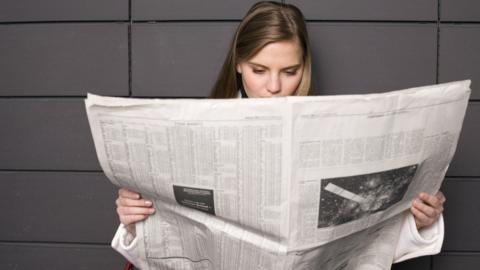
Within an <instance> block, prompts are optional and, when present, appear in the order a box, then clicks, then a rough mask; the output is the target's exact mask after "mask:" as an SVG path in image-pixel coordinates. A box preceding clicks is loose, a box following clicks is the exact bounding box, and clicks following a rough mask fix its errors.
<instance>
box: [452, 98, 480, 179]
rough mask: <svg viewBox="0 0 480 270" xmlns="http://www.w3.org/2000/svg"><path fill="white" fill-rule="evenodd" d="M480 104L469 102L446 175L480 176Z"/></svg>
mask: <svg viewBox="0 0 480 270" xmlns="http://www.w3.org/2000/svg"><path fill="white" fill-rule="evenodd" d="M479 119H480V103H479V102H470V103H469V104H468V107H467V114H466V115H465V119H464V120H463V127H462V133H461V134H460V138H459V141H458V146H457V150H456V152H455V156H454V157H453V160H452V163H451V164H450V167H449V169H448V172H447V175H450V176H480V166H479V165H478V161H479V160H480V144H479V143H478V139H479V138H480V121H479Z"/></svg>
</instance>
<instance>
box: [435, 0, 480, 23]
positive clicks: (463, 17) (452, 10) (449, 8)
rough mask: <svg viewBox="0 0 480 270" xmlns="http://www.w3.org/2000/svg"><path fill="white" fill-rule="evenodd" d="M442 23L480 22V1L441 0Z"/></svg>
mask: <svg viewBox="0 0 480 270" xmlns="http://www.w3.org/2000/svg"><path fill="white" fill-rule="evenodd" d="M439 1H440V19H441V20H442V21H476V22H480V2H479V1H478V0H439Z"/></svg>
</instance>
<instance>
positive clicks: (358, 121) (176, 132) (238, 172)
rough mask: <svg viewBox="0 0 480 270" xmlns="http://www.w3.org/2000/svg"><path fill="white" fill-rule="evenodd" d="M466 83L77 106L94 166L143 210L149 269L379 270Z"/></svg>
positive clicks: (443, 149) (451, 148)
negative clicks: (142, 202) (150, 208)
mask: <svg viewBox="0 0 480 270" xmlns="http://www.w3.org/2000/svg"><path fill="white" fill-rule="evenodd" d="M469 86H470V81H459V82H452V83H446V84H439V85H432V86H425V87H417V88H411V89H406V90H401V91H393V92H388V93H383V94H369V95H349V96H310V97H282V98H270V99H215V100H212V99H133V98H111V97H100V96H95V95H89V96H88V98H87V100H86V108H87V115H88V119H89V122H90V127H91V130H92V135H93V139H94V143H95V148H96V151H97V155H98V158H99V161H100V164H101V166H102V169H103V170H104V172H105V174H106V175H107V177H108V178H109V179H110V180H111V181H112V183H114V184H115V185H117V186H121V187H127V188H129V189H132V190H135V191H137V192H140V193H141V194H142V196H143V197H145V198H148V199H150V200H152V201H153V202H154V207H155V209H156V210H157V211H156V214H155V215H153V216H151V217H149V218H148V219H146V220H145V221H144V222H140V223H138V224H137V237H139V238H140V239H141V241H139V243H140V244H139V245H138V249H139V250H138V252H137V253H138V254H140V256H141V257H142V258H143V259H144V260H145V262H146V265H148V268H149V269H389V268H390V265H391V262H392V259H393V254H394V252H395V244H394V243H396V241H397V240H398V233H399V230H400V225H399V224H400V222H399V220H400V219H401V215H402V212H403V211H405V210H406V209H408V208H409V207H410V205H411V201H412V200H413V199H414V198H415V197H416V195H417V194H418V193H419V192H421V191H424V192H429V193H435V192H436V191H437V190H438V189H439V187H440V185H441V183H442V180H443V177H444V175H445V172H446V170H447V168H448V164H449V163H450V161H451V159H452V157H453V154H454V152H455V149H456V145H457V141H458V138H459V134H460V131H461V127H462V123H463V118H464V115H465V110H466V107H467V104H468V98H469V95H470V88H469Z"/></svg>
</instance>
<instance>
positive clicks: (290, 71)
mask: <svg viewBox="0 0 480 270" xmlns="http://www.w3.org/2000/svg"><path fill="white" fill-rule="evenodd" d="M285 74H287V75H288V76H293V75H295V74H297V71H296V70H293V71H292V70H287V71H285Z"/></svg>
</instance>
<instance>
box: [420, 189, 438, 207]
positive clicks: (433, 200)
mask: <svg viewBox="0 0 480 270" xmlns="http://www.w3.org/2000/svg"><path fill="white" fill-rule="evenodd" d="M419 197H420V199H421V200H422V201H424V202H425V203H426V204H428V205H430V206H433V207H434V208H437V207H439V206H441V205H442V202H441V201H440V200H439V199H438V198H437V197H436V196H433V195H430V194H428V193H425V192H422V193H420V195H419Z"/></svg>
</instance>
